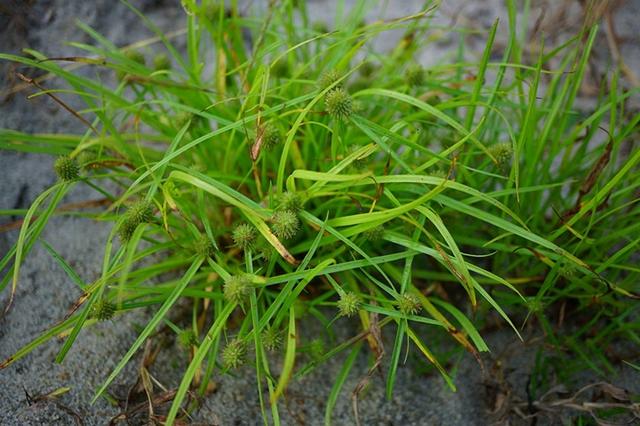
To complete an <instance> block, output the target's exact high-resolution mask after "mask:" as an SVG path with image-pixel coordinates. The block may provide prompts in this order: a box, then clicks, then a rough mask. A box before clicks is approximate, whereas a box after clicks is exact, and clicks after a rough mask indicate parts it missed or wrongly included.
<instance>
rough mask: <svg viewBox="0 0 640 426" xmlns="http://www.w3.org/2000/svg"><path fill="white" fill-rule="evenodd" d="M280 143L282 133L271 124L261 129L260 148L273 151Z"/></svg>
mask: <svg viewBox="0 0 640 426" xmlns="http://www.w3.org/2000/svg"><path fill="white" fill-rule="evenodd" d="M281 143H282V133H281V132H280V130H279V129H278V128H277V127H276V126H274V125H273V124H271V123H267V124H266V125H265V126H264V128H263V129H262V146H263V147H264V148H265V149H269V150H270V149H273V148H275V147H276V146H278V145H280V144H281Z"/></svg>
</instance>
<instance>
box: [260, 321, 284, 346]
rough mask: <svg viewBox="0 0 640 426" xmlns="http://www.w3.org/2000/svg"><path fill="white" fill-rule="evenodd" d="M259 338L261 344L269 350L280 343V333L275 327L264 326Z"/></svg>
mask: <svg viewBox="0 0 640 426" xmlns="http://www.w3.org/2000/svg"><path fill="white" fill-rule="evenodd" d="M261 339H262V345H263V346H264V348H265V349H266V350H268V351H269V352H274V351H276V350H277V349H279V348H280V345H281V344H282V335H281V334H280V332H279V331H278V330H277V329H275V328H273V327H269V328H265V329H264V330H263V331H262V335H261Z"/></svg>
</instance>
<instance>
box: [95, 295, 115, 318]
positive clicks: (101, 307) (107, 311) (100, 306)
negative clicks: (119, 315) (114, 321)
mask: <svg viewBox="0 0 640 426" xmlns="http://www.w3.org/2000/svg"><path fill="white" fill-rule="evenodd" d="M116 311H117V308H116V305H115V304H114V303H111V302H109V301H108V300H104V299H101V300H98V301H97V302H96V303H94V304H93V306H92V307H91V314H90V316H91V317H92V318H95V319H97V320H98V321H108V320H110V319H111V318H113V315H114V314H115V313H116Z"/></svg>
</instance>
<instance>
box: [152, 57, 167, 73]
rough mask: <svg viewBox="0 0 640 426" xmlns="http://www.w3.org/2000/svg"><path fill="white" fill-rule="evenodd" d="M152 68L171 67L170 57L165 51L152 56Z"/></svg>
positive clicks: (162, 68)
mask: <svg viewBox="0 0 640 426" xmlns="http://www.w3.org/2000/svg"><path fill="white" fill-rule="evenodd" d="M153 69H155V70H156V71H162V70H169V69H171V59H169V56H168V55H167V54H166V53H160V54H158V55H156V56H155V57H154V58H153Z"/></svg>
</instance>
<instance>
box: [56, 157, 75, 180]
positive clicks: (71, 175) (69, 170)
mask: <svg viewBox="0 0 640 426" xmlns="http://www.w3.org/2000/svg"><path fill="white" fill-rule="evenodd" d="M53 168H54V170H55V171H56V174H57V175H58V178H59V179H60V180H61V181H64V182H72V181H74V180H76V179H78V178H79V177H80V167H79V166H78V163H77V162H76V160H74V159H73V158H71V157H69V156H67V155H63V156H62V157H58V159H57V160H56V162H55V163H54V165H53Z"/></svg>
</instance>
